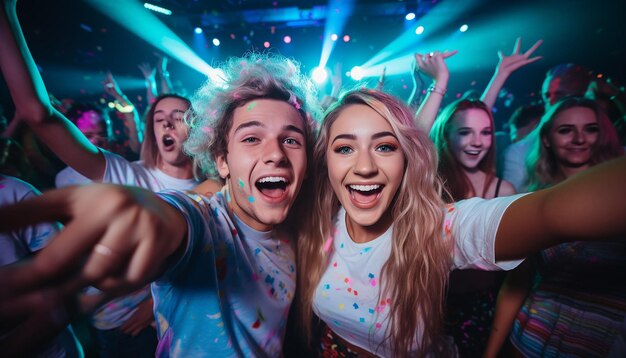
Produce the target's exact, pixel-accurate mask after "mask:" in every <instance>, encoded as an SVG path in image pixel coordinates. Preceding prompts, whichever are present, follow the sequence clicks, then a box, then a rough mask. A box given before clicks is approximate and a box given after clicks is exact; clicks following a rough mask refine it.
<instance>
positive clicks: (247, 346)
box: [152, 191, 296, 357]
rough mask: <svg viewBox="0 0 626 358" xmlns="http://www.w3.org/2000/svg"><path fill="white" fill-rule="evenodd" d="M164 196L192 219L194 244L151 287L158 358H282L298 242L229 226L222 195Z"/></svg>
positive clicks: (190, 234) (190, 227)
mask: <svg viewBox="0 0 626 358" xmlns="http://www.w3.org/2000/svg"><path fill="white" fill-rule="evenodd" d="M159 195H160V196H161V197H162V198H163V199H165V200H166V201H168V202H169V203H170V204H172V205H174V206H176V207H177V208H179V209H180V210H181V211H182V213H183V215H184V216H185V217H186V219H187V224H188V237H189V241H188V245H187V248H186V251H185V254H184V255H183V257H182V258H181V259H180V260H179V261H178V263H176V264H175V266H174V267H172V268H171V269H170V270H169V271H168V272H167V273H166V274H165V275H164V276H163V277H161V278H160V279H158V280H157V281H155V282H154V283H153V284H152V296H153V299H154V307H155V316H156V319H157V330H158V333H159V346H158V348H157V356H159V357H166V356H171V357H232V356H240V357H263V356H268V357H278V356H281V354H282V353H281V352H282V345H283V338H284V335H285V328H286V321H287V316H288V314H289V307H290V306H291V302H292V300H293V294H294V291H295V288H296V282H295V279H296V269H295V251H294V249H293V245H292V243H291V242H290V241H288V240H281V239H279V238H277V237H275V236H273V234H274V233H273V232H271V231H269V232H260V231H256V230H254V229H252V228H250V227H249V226H247V225H245V224H244V223H243V222H241V221H240V220H238V219H237V217H236V216H234V217H233V219H231V217H230V216H229V213H228V210H227V198H226V197H225V195H224V194H223V193H222V192H219V193H217V194H215V195H214V196H213V197H211V199H207V198H206V197H203V196H200V195H197V194H192V193H188V194H187V195H185V194H183V193H179V192H174V191H166V192H162V193H160V194H159Z"/></svg>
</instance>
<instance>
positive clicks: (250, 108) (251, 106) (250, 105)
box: [248, 101, 256, 112]
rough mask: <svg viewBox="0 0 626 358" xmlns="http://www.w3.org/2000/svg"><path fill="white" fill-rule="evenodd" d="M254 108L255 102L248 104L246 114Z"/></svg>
mask: <svg viewBox="0 0 626 358" xmlns="http://www.w3.org/2000/svg"><path fill="white" fill-rule="evenodd" d="M254 107H256V101H253V102H250V104H248V112H250V111H251V110H253V109H254Z"/></svg>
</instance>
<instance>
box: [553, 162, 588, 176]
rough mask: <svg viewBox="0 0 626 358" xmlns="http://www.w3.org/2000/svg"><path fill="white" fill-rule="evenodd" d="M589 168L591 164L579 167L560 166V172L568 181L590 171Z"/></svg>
mask: <svg viewBox="0 0 626 358" xmlns="http://www.w3.org/2000/svg"><path fill="white" fill-rule="evenodd" d="M589 167H590V165H589V164H585V165H581V166H578V167H572V166H566V165H559V171H560V172H561V174H563V177H564V178H565V179H567V178H569V177H572V176H574V175H576V174H578V173H580V172H584V171H585V170H587V169H589Z"/></svg>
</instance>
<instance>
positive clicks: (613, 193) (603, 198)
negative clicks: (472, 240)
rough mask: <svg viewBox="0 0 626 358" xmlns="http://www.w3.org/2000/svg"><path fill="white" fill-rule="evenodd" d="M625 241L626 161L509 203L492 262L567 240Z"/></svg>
mask: <svg viewBox="0 0 626 358" xmlns="http://www.w3.org/2000/svg"><path fill="white" fill-rule="evenodd" d="M616 238H620V239H624V238H626V157H622V158H618V159H614V160H611V161H608V162H605V163H602V164H599V165H597V166H595V167H593V168H590V169H588V170H586V171H584V172H582V173H580V174H578V175H576V176H574V177H572V178H569V179H567V180H565V181H564V182H561V183H560V184H558V185H555V186H553V187H551V188H548V189H544V190H540V191H537V192H534V193H531V194H529V195H526V196H524V197H521V198H519V199H518V200H516V201H514V202H513V203H512V204H511V205H510V206H509V207H508V208H507V210H506V211H505V212H504V215H503V216H502V220H501V221H500V225H499V226H498V231H497V234H496V243H495V254H496V259H497V260H511V259H517V258H523V257H525V256H528V255H529V254H531V253H534V252H538V251H539V250H542V249H544V248H547V247H550V246H554V245H556V244H560V243H562V242H567V241H583V240H612V239H616Z"/></svg>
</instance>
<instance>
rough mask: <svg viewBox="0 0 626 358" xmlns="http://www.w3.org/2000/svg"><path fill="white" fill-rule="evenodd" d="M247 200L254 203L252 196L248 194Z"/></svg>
mask: <svg viewBox="0 0 626 358" xmlns="http://www.w3.org/2000/svg"><path fill="white" fill-rule="evenodd" d="M248 201H249V202H251V203H254V196H252V195H250V196H249V197H248Z"/></svg>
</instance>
